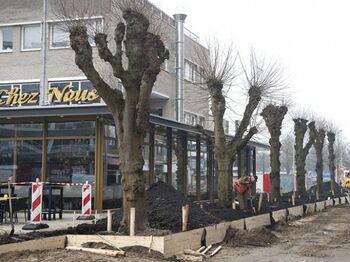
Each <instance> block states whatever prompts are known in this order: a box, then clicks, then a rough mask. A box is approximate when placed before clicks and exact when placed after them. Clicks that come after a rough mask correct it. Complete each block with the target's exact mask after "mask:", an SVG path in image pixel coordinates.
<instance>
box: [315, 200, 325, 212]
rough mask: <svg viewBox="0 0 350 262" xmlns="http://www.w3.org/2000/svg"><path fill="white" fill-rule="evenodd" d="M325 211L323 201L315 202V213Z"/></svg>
mask: <svg viewBox="0 0 350 262" xmlns="http://www.w3.org/2000/svg"><path fill="white" fill-rule="evenodd" d="M324 209H325V201H319V202H316V211H317V212H320V211H322V210H324Z"/></svg>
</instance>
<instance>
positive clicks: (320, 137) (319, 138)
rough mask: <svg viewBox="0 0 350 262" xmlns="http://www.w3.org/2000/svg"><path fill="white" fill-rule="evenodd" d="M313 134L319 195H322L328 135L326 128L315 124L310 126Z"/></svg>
mask: <svg viewBox="0 0 350 262" xmlns="http://www.w3.org/2000/svg"><path fill="white" fill-rule="evenodd" d="M310 132H311V133H312V136H313V137H315V140H314V148H315V151H316V174H317V189H316V190H317V195H318V196H320V195H321V194H322V193H323V145H324V139H325V136H326V132H325V130H323V129H322V128H319V129H318V130H317V128H316V127H315V126H311V127H310Z"/></svg>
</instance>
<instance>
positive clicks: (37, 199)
mask: <svg viewBox="0 0 350 262" xmlns="http://www.w3.org/2000/svg"><path fill="white" fill-rule="evenodd" d="M42 202H43V184H42V183H40V182H39V180H38V179H37V181H36V182H34V183H32V209H31V222H32V223H33V224H37V223H40V222H41V211H42Z"/></svg>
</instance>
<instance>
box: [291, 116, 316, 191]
mask: <svg viewBox="0 0 350 262" xmlns="http://www.w3.org/2000/svg"><path fill="white" fill-rule="evenodd" d="M293 121H294V134H295V145H294V149H295V165H296V171H297V184H298V186H297V191H298V195H300V196H303V197H305V196H306V187H305V174H306V170H305V161H306V157H307V155H308V154H309V151H310V148H311V147H312V145H313V142H314V137H313V136H312V135H311V134H313V133H311V132H310V133H309V140H308V141H307V143H306V144H305V145H304V140H305V135H306V132H307V129H308V126H309V129H311V128H312V127H313V126H315V122H314V121H311V122H310V123H309V124H308V120H307V119H304V118H294V119H293Z"/></svg>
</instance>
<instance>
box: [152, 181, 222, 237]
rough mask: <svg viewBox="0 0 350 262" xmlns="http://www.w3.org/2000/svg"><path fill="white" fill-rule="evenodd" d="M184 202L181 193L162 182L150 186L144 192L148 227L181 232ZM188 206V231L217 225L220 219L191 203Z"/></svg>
mask: <svg viewBox="0 0 350 262" xmlns="http://www.w3.org/2000/svg"><path fill="white" fill-rule="evenodd" d="M184 204H186V200H185V199H184V197H183V196H182V194H181V193H179V192H178V191H176V190H175V188H173V187H172V186H170V185H167V184H166V183H163V182H157V183H155V184H152V185H151V186H150V188H149V189H148V190H147V192H146V209H147V212H148V222H149V225H150V227H153V228H158V229H168V230H171V231H172V232H177V231H180V230H181V227H182V206H183V205H184ZM187 204H189V206H190V207H189V221H188V229H194V228H199V227H204V226H208V225H211V224H215V223H219V222H220V219H218V218H217V217H215V216H213V215H211V214H209V213H207V212H205V211H204V210H203V209H201V208H200V206H198V205H196V204H194V203H193V202H187Z"/></svg>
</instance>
